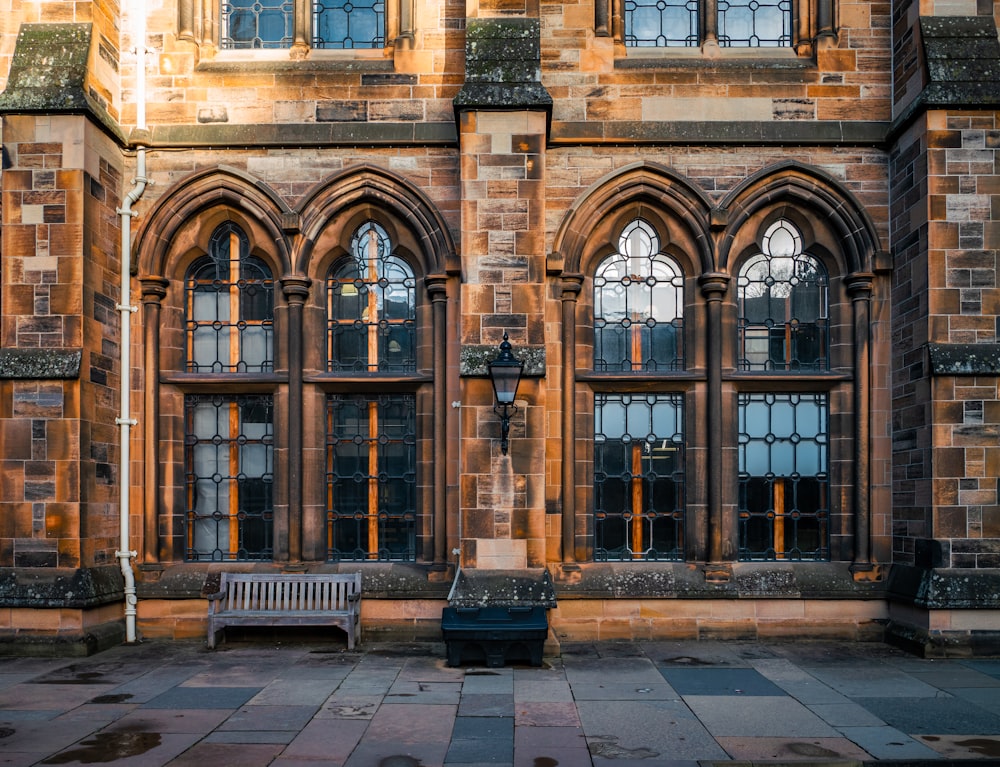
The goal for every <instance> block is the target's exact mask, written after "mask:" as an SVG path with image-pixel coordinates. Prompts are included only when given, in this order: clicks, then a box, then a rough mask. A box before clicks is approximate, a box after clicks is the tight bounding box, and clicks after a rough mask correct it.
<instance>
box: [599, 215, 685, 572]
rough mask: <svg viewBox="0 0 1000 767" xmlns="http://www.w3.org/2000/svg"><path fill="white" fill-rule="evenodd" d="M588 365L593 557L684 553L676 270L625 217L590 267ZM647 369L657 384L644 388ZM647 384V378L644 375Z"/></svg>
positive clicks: (645, 228)
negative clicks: (598, 385)
mask: <svg viewBox="0 0 1000 767" xmlns="http://www.w3.org/2000/svg"><path fill="white" fill-rule="evenodd" d="M593 286H594V372H595V373H601V374H602V377H603V376H607V382H606V387H607V388H609V389H612V390H611V391H601V392H596V393H595V394H594V558H595V559H597V560H608V561H631V560H646V561H652V560H680V559H683V558H684V505H685V471H684V467H685V435H684V420H685V419H684V394H683V393H682V392H679V391H669V390H667V389H668V388H669V387H668V386H667V385H666V382H667V380H669V377H670V376H672V375H674V374H676V373H678V372H681V371H683V369H684V342H683V329H684V274H683V272H682V271H681V268H680V266H679V265H678V263H677V262H676V261H675V260H674V259H673V258H672V257H670V256H669V255H667V254H665V253H663V252H662V245H661V239H660V235H659V233H658V232H657V230H656V228H655V227H654V226H653V225H652V224H651V223H649V222H648V221H646V220H645V219H642V218H635V219H633V220H632V221H630V222H629V223H628V224H627V225H626V226H624V227H623V228H622V230H621V232H620V233H619V235H618V241H617V249H616V251H615V252H614V253H612V254H611V255H609V256H607V257H606V258H604V259H603V260H602V261H601V262H600V263H599V264H598V265H597V269H596V270H595V273H594V278H593ZM650 377H653V378H654V380H655V379H656V378H659V379H660V383H662V384H663V385H664V390H663V391H657V390H656V389H655V388H654V391H652V392H650V391H649V388H650V383H649V381H650ZM653 386H654V387H655V386H656V384H655V383H654V384H653Z"/></svg>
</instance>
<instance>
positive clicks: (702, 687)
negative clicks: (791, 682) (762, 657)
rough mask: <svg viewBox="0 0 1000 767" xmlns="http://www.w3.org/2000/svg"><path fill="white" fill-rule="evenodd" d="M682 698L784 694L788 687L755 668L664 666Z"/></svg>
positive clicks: (666, 676)
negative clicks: (775, 682)
mask: <svg viewBox="0 0 1000 767" xmlns="http://www.w3.org/2000/svg"><path fill="white" fill-rule="evenodd" d="M660 672H661V673H662V674H663V677H664V679H666V680H667V682H668V683H669V684H670V686H671V687H673V688H674V689H675V690H676V691H677V692H678V693H679V694H680V695H681V696H682V697H687V696H689V695H748V696H750V695H753V696H759V695H781V696H783V695H784V694H785V692H784V690H782V689H781V688H780V687H778V686H777V685H776V684H774V683H773V682H771V681H769V680H768V679H767V678H766V677H764V676H763V675H762V674H761V673H760V672H759V671H757V670H756V669H752V668H661V669H660Z"/></svg>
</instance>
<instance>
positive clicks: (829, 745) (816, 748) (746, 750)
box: [718, 737, 871, 761]
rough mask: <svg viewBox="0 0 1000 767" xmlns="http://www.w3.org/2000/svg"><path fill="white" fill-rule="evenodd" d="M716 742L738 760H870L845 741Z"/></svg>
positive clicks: (756, 739)
mask: <svg viewBox="0 0 1000 767" xmlns="http://www.w3.org/2000/svg"><path fill="white" fill-rule="evenodd" d="M718 741H719V745H721V746H722V747H723V748H724V749H726V752H727V753H728V754H729V755H730V756H731V757H732V758H733V759H737V760H741V761H742V760H750V761H773V760H782V761H810V760H826V759H836V760H843V759H853V760H857V761H864V760H866V759H871V755H870V754H869V753H868V752H866V751H865V750H864V749H863V748H861V747H859V746H858V745H857V744H855V743H852V742H851V741H849V740H848V739H847V738H760V737H744V738H738V737H720V738H718Z"/></svg>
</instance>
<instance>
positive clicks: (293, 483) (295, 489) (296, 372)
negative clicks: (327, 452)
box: [281, 277, 309, 563]
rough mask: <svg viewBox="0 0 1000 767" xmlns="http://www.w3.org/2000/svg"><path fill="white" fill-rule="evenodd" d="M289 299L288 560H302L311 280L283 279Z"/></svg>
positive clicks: (298, 278) (282, 282) (282, 284)
mask: <svg viewBox="0 0 1000 767" xmlns="http://www.w3.org/2000/svg"><path fill="white" fill-rule="evenodd" d="M281 287H282V290H283V291H284V293H285V300H286V301H287V302H288V336H287V339H288V462H287V468H286V471H287V473H288V512H287V518H286V527H287V530H288V561H289V562H293V563H294V562H299V561H301V560H302V541H303V535H302V533H303V519H302V508H303V504H302V479H303V472H302V370H303V367H304V365H303V353H302V334H303V327H304V326H303V321H302V312H303V304H304V303H305V301H306V299H307V298H308V297H309V279H308V278H305V277H285V278H284V279H283V280H282V281H281Z"/></svg>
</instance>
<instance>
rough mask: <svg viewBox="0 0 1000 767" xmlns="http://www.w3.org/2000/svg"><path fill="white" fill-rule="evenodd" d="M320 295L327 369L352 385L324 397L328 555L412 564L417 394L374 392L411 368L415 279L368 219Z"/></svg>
mask: <svg viewBox="0 0 1000 767" xmlns="http://www.w3.org/2000/svg"><path fill="white" fill-rule="evenodd" d="M326 297H327V370H328V371H329V372H331V373H336V374H339V375H342V376H345V377H350V378H352V379H353V380H354V382H355V383H357V388H358V391H356V392H349V393H337V394H329V395H327V404H326V432H327V437H326V507H327V508H326V517H327V558H328V559H330V560H333V561H342V560H348V561H366V560H381V561H413V560H414V559H415V558H416V521H417V495H418V494H417V470H416V463H417V455H416V416H415V412H416V397H415V395H414V394H412V393H408V392H398V391H384V390H383V391H379V390H380V389H381V388H383V387H384V386H385V385H386V383H387V379H389V378H397V379H398V377H399V376H404V375H407V374H412V373H414V372H415V371H416V367H417V337H416V278H415V276H414V273H413V269H412V268H411V267H410V265H409V264H408V263H407V262H406V261H405V260H404V259H403V258H402V257H400V256H399V255H396V254H395V253H394V252H393V243H392V241H391V239H390V237H389V234H388V233H387V232H386V230H385V228H384V227H383V226H382V225H381V224H379V223H378V222H376V221H371V220H370V221H367V222H365V223H364V224H363V225H362V226H360V227H359V228H358V229H357V230H356V231H355V233H354V235H353V237H352V238H351V244H350V254H349V255H348V256H346V257H344V258H342V259H340V260H339V261H337V262H336V263H334V264H333V267H332V268H331V269H330V273H329V276H328V278H327V283H326ZM358 376H363V377H364V380H363V383H358V382H357V377H358Z"/></svg>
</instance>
